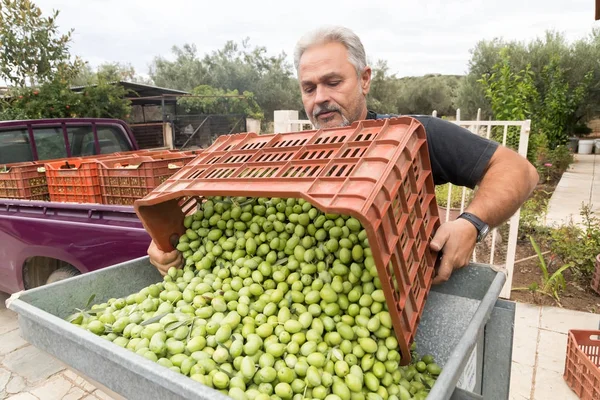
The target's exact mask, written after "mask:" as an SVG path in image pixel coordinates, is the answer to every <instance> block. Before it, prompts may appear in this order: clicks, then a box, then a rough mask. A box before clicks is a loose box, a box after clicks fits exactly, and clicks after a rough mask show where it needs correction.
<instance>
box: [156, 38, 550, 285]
mask: <svg viewBox="0 0 600 400" xmlns="http://www.w3.org/2000/svg"><path fill="white" fill-rule="evenodd" d="M294 56H295V57H294V62H295V66H296V70H297V73H298V79H299V82H300V90H301V92H302V102H303V104H304V109H305V111H306V114H307V115H308V117H309V119H310V121H311V122H312V123H313V125H314V126H315V127H317V128H332V127H341V126H348V125H351V124H352V123H353V122H354V121H357V120H365V119H378V118H386V117H390V116H386V115H378V114H376V113H375V112H373V111H370V110H367V100H366V96H367V94H368V93H369V88H370V84H371V68H370V67H369V66H368V65H367V63H366V56H365V50H364V48H363V45H362V43H361V41H360V39H359V38H358V36H356V35H355V34H354V33H353V32H352V31H350V30H349V29H347V28H343V27H331V28H330V27H327V28H321V29H318V30H316V31H314V32H311V33H309V34H307V35H306V36H304V37H303V38H302V39H300V41H299V42H298V44H297V46H296V50H295V55H294ZM414 118H416V119H418V120H419V121H420V122H421V123H422V124H423V126H424V128H425V130H426V134H427V141H428V148H429V153H430V158H431V164H432V170H433V178H434V183H435V184H436V185H440V184H444V183H447V182H451V183H452V184H455V185H458V186H466V187H469V188H474V187H475V186H478V190H477V191H476V193H475V196H474V198H473V201H472V202H471V203H470V204H469V206H468V207H467V209H466V210H465V214H462V215H461V216H460V217H459V218H457V219H456V220H454V221H449V222H447V223H444V224H442V225H441V226H440V228H439V229H438V230H437V232H436V234H435V236H434V237H433V239H432V241H431V247H432V249H434V250H435V251H441V253H442V260H441V263H440V268H439V270H438V271H437V275H436V277H435V279H434V284H438V283H441V282H444V281H446V280H448V278H449V277H450V275H451V273H452V271H453V270H454V269H456V268H461V267H463V266H466V265H467V264H468V263H469V260H470V258H471V255H472V254H473V250H474V248H475V245H476V243H477V242H478V241H481V240H482V239H483V237H485V234H486V233H487V232H488V231H489V230H490V229H492V228H493V227H496V226H498V225H500V224H501V223H502V222H504V221H506V220H507V219H508V218H510V216H511V215H513V214H514V213H515V211H517V209H518V208H519V207H520V206H521V205H522V204H523V202H525V200H527V198H528V197H529V196H530V195H531V192H532V191H533V189H534V188H535V186H536V184H537V182H538V179H539V177H538V174H537V171H536V169H535V167H534V166H533V165H531V164H530V163H529V162H528V161H527V160H526V159H525V158H524V157H522V156H520V155H519V154H518V153H516V152H514V151H512V150H510V149H508V148H506V147H503V146H500V145H498V144H497V143H496V142H493V141H490V140H487V139H484V138H481V137H479V136H477V135H474V134H472V133H471V132H469V131H468V130H466V129H464V128H462V127H459V126H458V125H456V124H453V123H451V122H447V121H444V120H441V119H439V118H434V117H431V116H415V117H414ZM148 254H149V255H150V259H151V262H152V263H153V265H155V266H156V267H157V268H158V269H159V270H160V271H161V272H163V273H164V272H166V270H168V268H170V267H171V266H180V265H181V263H182V259H181V254H179V252H177V251H175V252H172V253H162V252H160V251H159V250H158V249H157V248H156V246H155V245H154V244H151V246H150V248H149V250H148Z"/></svg>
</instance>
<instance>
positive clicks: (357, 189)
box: [12, 117, 514, 399]
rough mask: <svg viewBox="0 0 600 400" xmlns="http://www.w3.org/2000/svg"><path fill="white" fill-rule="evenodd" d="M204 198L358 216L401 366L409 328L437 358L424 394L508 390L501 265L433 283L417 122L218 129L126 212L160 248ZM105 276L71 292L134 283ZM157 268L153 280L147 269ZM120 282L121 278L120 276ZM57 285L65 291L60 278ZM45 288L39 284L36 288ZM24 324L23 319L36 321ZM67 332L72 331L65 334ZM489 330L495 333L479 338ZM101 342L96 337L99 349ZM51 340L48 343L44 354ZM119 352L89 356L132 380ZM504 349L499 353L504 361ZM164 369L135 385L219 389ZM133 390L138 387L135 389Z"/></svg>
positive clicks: (155, 389)
mask: <svg viewBox="0 0 600 400" xmlns="http://www.w3.org/2000/svg"><path fill="white" fill-rule="evenodd" d="M207 196H244V197H279V198H290V197H291V198H303V199H305V200H306V201H308V202H310V203H311V204H312V205H314V206H315V207H317V208H318V209H320V210H321V211H322V212H326V213H335V214H341V215H349V216H352V217H354V218H356V219H358V220H359V221H360V222H361V223H362V225H363V227H364V228H365V230H366V232H367V237H368V240H369V244H370V247H371V249H372V254H373V258H374V260H375V264H376V268H377V272H378V276H379V279H380V282H381V287H382V290H383V292H384V294H385V300H386V304H387V306H388V309H389V312H390V315H391V317H392V323H393V331H394V333H395V335H396V337H397V339H398V343H399V347H400V349H399V351H400V353H401V357H402V361H401V364H403V365H405V364H407V363H409V362H410V360H411V352H410V346H411V343H412V342H413V341H414V340H415V337H417V341H418V343H419V346H422V348H421V351H422V352H423V353H432V354H434V355H436V359H437V358H439V359H440V361H441V363H443V364H444V371H443V372H442V374H441V375H440V377H439V379H438V382H437V383H436V385H435V386H434V388H433V389H432V391H431V393H430V398H433V399H448V398H450V397H451V396H454V397H452V398H455V399H462V398H464V399H466V398H481V397H468V396H477V395H480V394H484V393H485V392H486V391H493V392H494V393H495V394H496V395H498V396H499V397H495V398H507V396H508V377H509V376H510V353H511V346H512V323H511V322H510V320H511V318H514V307H513V306H511V305H510V304H509V303H506V302H502V301H499V300H498V295H499V293H500V290H501V288H502V286H503V284H504V280H505V276H504V274H503V273H498V272H495V271H493V270H492V269H491V268H489V266H483V265H472V266H470V267H469V268H466V269H465V270H463V271H457V272H456V273H455V274H454V275H453V277H452V279H451V280H450V281H449V282H448V283H447V284H445V285H441V286H440V287H438V288H435V289H434V290H432V286H431V284H432V280H433V276H434V269H435V265H436V260H437V254H436V253H434V252H433V251H432V250H431V249H430V247H429V242H430V239H431V238H432V236H433V234H434V233H435V230H436V229H437V228H438V227H439V225H440V219H439V216H438V208H437V204H436V200H435V192H434V185H433V177H432V175H431V165H430V161H429V154H428V147H427V141H426V135H425V131H424V128H423V126H422V125H421V124H420V123H419V122H418V121H417V120H415V119H412V118H407V117H404V118H395V119H389V120H378V121H361V122H359V123H355V124H353V125H352V126H350V127H345V128H335V129H322V130H316V131H303V132H294V133H286V134H271V135H256V134H253V133H249V134H237V135H230V136H221V137H220V138H219V139H218V140H217V141H216V142H215V143H214V144H213V145H212V146H211V147H209V148H207V149H205V150H204V151H203V152H202V153H201V154H200V155H198V156H197V157H196V158H195V159H194V160H193V161H191V162H189V163H188V164H187V165H185V166H183V167H182V168H181V169H180V170H179V171H178V172H177V173H175V174H173V175H172V176H170V177H169V178H168V179H167V180H166V181H165V182H163V183H162V184H160V185H159V186H158V187H156V188H155V189H154V190H153V191H152V192H150V193H149V194H148V195H147V196H145V197H144V198H143V199H140V200H137V201H136V202H135V209H136V212H137V213H138V216H139V217H140V219H141V221H142V222H143V224H144V226H145V228H146V230H147V231H148V233H149V234H150V236H151V237H152V238H153V239H154V240H155V242H156V243H157V244H158V246H159V247H160V248H161V249H163V250H166V251H170V250H172V249H173V246H172V242H171V238H172V237H173V235H181V234H183V233H184V232H185V228H184V224H183V221H184V218H185V216H186V215H190V214H191V213H193V212H194V211H195V209H196V206H197V204H199V203H200V202H202V201H203V198H205V197H207ZM182 199H184V200H185V201H182ZM140 263H146V265H147V261H146V260H145V259H144V260H138V261H136V262H132V263H129V264H127V263H126V264H125V265H120V266H115V267H114V268H118V269H119V271H120V273H121V275H124V276H129V277H130V278H131V277H132V276H133V275H131V274H132V273H134V271H137V272H139V270H140V268H142V267H140V265H139V264H140ZM115 273H116V272H113V273H112V274H111V269H110V268H109V269H105V270H102V271H99V272H98V273H97V274H96V273H94V274H95V275H97V276H96V277H95V279H94V280H93V281H92V280H88V279H86V277H85V276H84V277H79V278H76V279H79V280H80V285H79V287H78V288H77V290H76V292H79V291H80V290H84V288H85V292H86V293H90V290H92V288H91V287H89V285H92V286H94V285H102V288H103V290H106V291H108V292H109V293H106V294H103V296H109V297H114V296H117V295H118V296H123V295H124V294H127V293H131V292H132V291H133V290H136V289H135V288H134V287H131V286H130V287H128V288H127V290H128V291H129V292H124V293H121V292H122V291H124V290H125V289H124V288H121V289H119V288H118V286H119V285H116V286H117V287H112V286H111V285H113V283H107V281H111V282H112V280H114V279H117V278H116V277H115V276H114V274H115ZM90 275H91V274H90ZM134 275H135V274H134ZM156 275H157V274H155V275H153V277H154V278H157V276H156ZM121 279H124V282H127V278H121ZM147 279H150V278H146V277H137V278H135V279H132V282H130V284H135V287H136V288H137V289H138V290H139V288H140V287H142V286H139V285H140V284H141V282H138V281H140V280H142V281H144V282H146V281H147ZM102 282H104V283H102ZM68 283H70V282H65V285H66V284H68ZM58 285H60V283H59V284H58ZM58 285H57V286H58ZM113 286H114V285H113ZM64 289H66V290H69V289H68V288H67V287H66V286H65V288H64ZM44 291H45V292H46V293H42V292H44ZM52 291H53V289H52V288H47V289H41V290H40V291H39V292H38V296H41V297H43V298H47V297H46V296H49V295H50V292H52ZM115 291H117V292H118V293H120V294H117V293H115ZM434 293H435V294H434ZM73 296H74V297H77V296H76V295H74V294H73V293H71V298H73ZM81 296H83V294H81ZM432 296H433V298H432ZM39 299H40V297H38V298H35V296H33V297H30V299H29V301H30V302H31V303H35V305H36V306H38V307H40V308H41V309H42V310H41V311H40V310H35V311H34V310H33V309H29V308H27V307H28V306H29V307H30V306H31V305H29V304H26V305H25V304H23V303H24V302H23V301H20V302H14V303H13V304H12V305H13V307H14V308H15V309H16V310H17V312H19V310H21V311H23V312H24V314H27V313H28V312H32V314H29V317H32V316H33V315H35V314H39V313H42V314H43V313H44V312H47V311H48V309H52V305H44V306H41V304H39V303H38V302H37V300H39ZM53 302H54V300H53ZM15 304H16V306H15ZM61 307H63V306H61ZM54 311H55V312H56V311H57V310H54ZM66 312H67V311H66V310H63V309H62V308H61V309H60V310H59V311H58V314H60V316H63V317H64V315H65V313H66ZM494 315H495V317H494ZM492 317H494V318H495V319H493V318H492ZM422 319H424V320H425V321H426V323H423V321H422ZM490 319H492V321H495V322H494V327H495V328H494V329H496V328H497V329H496V331H494V329H492V328H490V331H489V332H488V336H486V335H485V334H484V331H483V327H484V326H485V325H486V323H488V321H490ZM507 321H508V325H507V324H506V322H507ZM31 323H32V325H31V327H33V325H34V324H36V323H39V322H31ZM44 323H46V322H44ZM63 323H64V321H60V320H59V321H56V320H52V324H56V325H58V326H56V325H55V326H53V327H52V328H53V329H58V330H59V331H60V330H61V329H60V326H62V328H63V329H67V326H65V325H63ZM48 327H50V326H48ZM70 330H71V329H70ZM26 331H27V332H28V334H29V339H30V340H32V341H34V342H35V341H37V342H38V343H44V341H43V340H41V339H40V340H38V334H36V333H34V332H33V331H32V329H29V330H26ZM38 333H39V331H38ZM69 335H72V333H70V332H69V333H65V336H69ZM78 335H84V337H85V341H86V343H87V346H91V344H90V343H91V342H96V341H97V338H95V337H93V335H87V334H84V333H78ZM494 336H497V337H496V339H494V340H493V341H492V342H488V340H492V339H491V337H494ZM498 337H499V338H500V339H501V341H502V342H501V343H500V342H499V339H498ZM107 345H108V344H102V347H104V346H107ZM42 347H43V346H42ZM52 347H53V346H48V345H47V346H46V348H47V349H48V350H49V351H52V350H51V349H50V348H52ZM91 348H93V346H92V347H91ZM484 349H489V350H490V352H489V354H485V356H484ZM121 350H122V349H113V348H111V357H112V358H111V359H110V360H109V357H104V356H101V355H100V354H98V357H100V358H101V361H99V362H101V363H105V364H106V363H109V364H110V367H111V368H112V369H111V370H110V374H111V375H112V374H117V373H121V374H130V375H131V376H130V378H131V379H139V377H138V375H137V374H136V372H135V371H132V370H131V365H129V367H128V366H127V365H124V366H121V367H119V364H118V363H119V360H121V361H124V359H125V357H127V356H128V355H127V351H126V350H124V351H125V353H122V352H121ZM56 354H59V352H58V351H56ZM506 355H509V358H508V360H506V359H505V356H506ZM120 357H123V358H120ZM490 357H492V359H493V360H494V365H491V366H490V367H489V368H487V370H486V371H484V369H483V364H484V362H486V361H489V358H490ZM494 357H495V358H494ZM129 358H130V356H129ZM146 361H147V360H136V361H135V363H136V364H137V363H139V364H144V365H145V367H144V370H145V371H146V373H148V371H149V370H150V371H152V374H154V373H156V374H157V376H160V375H159V372H160V371H158V370H156V369H155V368H156V367H155V366H154V365H152V366H151V365H149V364H146ZM68 362H70V363H74V364H77V365H76V366H75V365H74V366H73V368H75V369H77V370H79V371H82V370H84V371H82V372H84V373H89V372H88V367H87V363H86V362H85V361H81V362H79V361H77V360H73V359H69V361H68ZM128 363H129V364H131V362H128ZM159 368H160V367H159ZM164 372H165V373H164V378H163V381H164V380H166V383H165V382H156V381H154V382H153V383H152V385H151V386H152V390H148V391H144V395H147V396H150V398H158V397H156V396H157V394H160V393H162V394H163V395H168V396H171V397H172V398H180V397H178V396H181V398H185V397H186V396H192V395H195V396H200V398H225V397H223V396H221V395H220V394H219V393H218V392H215V391H212V390H211V389H208V388H206V387H203V385H200V384H198V383H197V382H193V381H191V380H190V379H189V378H186V377H179V376H175V375H177V374H174V373H172V371H164ZM169 372H171V373H169ZM490 374H492V375H490ZM101 375H102V374H100V375H96V376H93V377H92V378H94V379H95V380H96V381H102V382H101V383H104V382H106V383H107V384H108V383H109V382H110V380H109V379H108V377H107V378H106V379H105V380H103V379H102V378H103V376H101ZM491 377H494V378H493V379H492V378H491ZM457 386H459V387H462V388H463V389H466V390H467V391H468V392H469V394H464V393H463V392H462V391H461V389H460V388H459V389H457ZM115 387H116V388H117V389H118V391H119V393H122V394H124V395H126V396H132V395H134V396H136V398H138V397H137V396H138V393H139V392H135V391H132V390H129V389H128V388H127V387H122V386H121V385H116V386H115V385H113V387H112V389H113V390H115ZM201 387H202V388H201ZM453 393H454V395H453ZM465 393H466V392H465ZM471 393H473V394H471ZM141 396H142V395H141V394H139V398H142V397H141ZM457 396H458V397H457ZM461 396H467V397H461Z"/></svg>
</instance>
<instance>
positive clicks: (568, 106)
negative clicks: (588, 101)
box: [535, 56, 593, 148]
mask: <svg viewBox="0 0 600 400" xmlns="http://www.w3.org/2000/svg"><path fill="white" fill-rule="evenodd" d="M541 75H542V81H543V83H544V86H545V88H546V90H545V93H544V95H543V97H542V98H540V99H539V100H538V101H539V104H538V106H537V108H538V112H537V113H536V116H535V127H536V128H537V129H539V131H540V132H541V133H543V134H544V135H545V136H546V137H547V138H548V145H549V147H550V148H554V147H556V146H558V145H564V144H565V143H567V141H568V136H569V135H568V132H567V126H568V124H569V118H570V116H571V115H572V114H573V113H575V111H576V110H577V107H578V106H579V104H581V102H582V101H583V100H584V99H585V97H586V96H587V93H588V91H589V87H590V85H591V83H592V78H593V74H592V72H591V71H590V72H588V73H587V74H585V75H584V77H583V80H582V81H581V82H580V83H579V84H578V85H577V86H576V87H575V88H574V89H573V90H571V88H570V87H569V83H568V82H567V80H566V77H565V72H564V70H563V68H562V67H561V66H560V64H559V59H558V57H557V56H552V58H551V59H550V63H549V64H548V65H546V66H544V67H543V69H542V74H541Z"/></svg>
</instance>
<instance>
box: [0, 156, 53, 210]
mask: <svg viewBox="0 0 600 400" xmlns="http://www.w3.org/2000/svg"><path fill="white" fill-rule="evenodd" d="M0 197H3V198H9V199H21V200H43V201H48V200H50V195H49V193H48V184H47V182H46V172H45V168H44V164H43V163H36V162H24V163H15V164H7V165H1V166H0Z"/></svg>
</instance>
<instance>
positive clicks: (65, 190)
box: [45, 158, 102, 203]
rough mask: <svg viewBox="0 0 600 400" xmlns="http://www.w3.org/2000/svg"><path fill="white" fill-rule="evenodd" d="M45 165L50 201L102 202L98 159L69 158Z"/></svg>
mask: <svg viewBox="0 0 600 400" xmlns="http://www.w3.org/2000/svg"><path fill="white" fill-rule="evenodd" d="M45 165H46V178H47V180H48V190H49V192H50V200H51V201H57V202H67V203H102V195H101V193H100V181H99V179H98V161H97V160H96V159H95V158H89V159H72V158H70V159H65V160H60V161H54V162H49V163H46V164H45Z"/></svg>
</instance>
